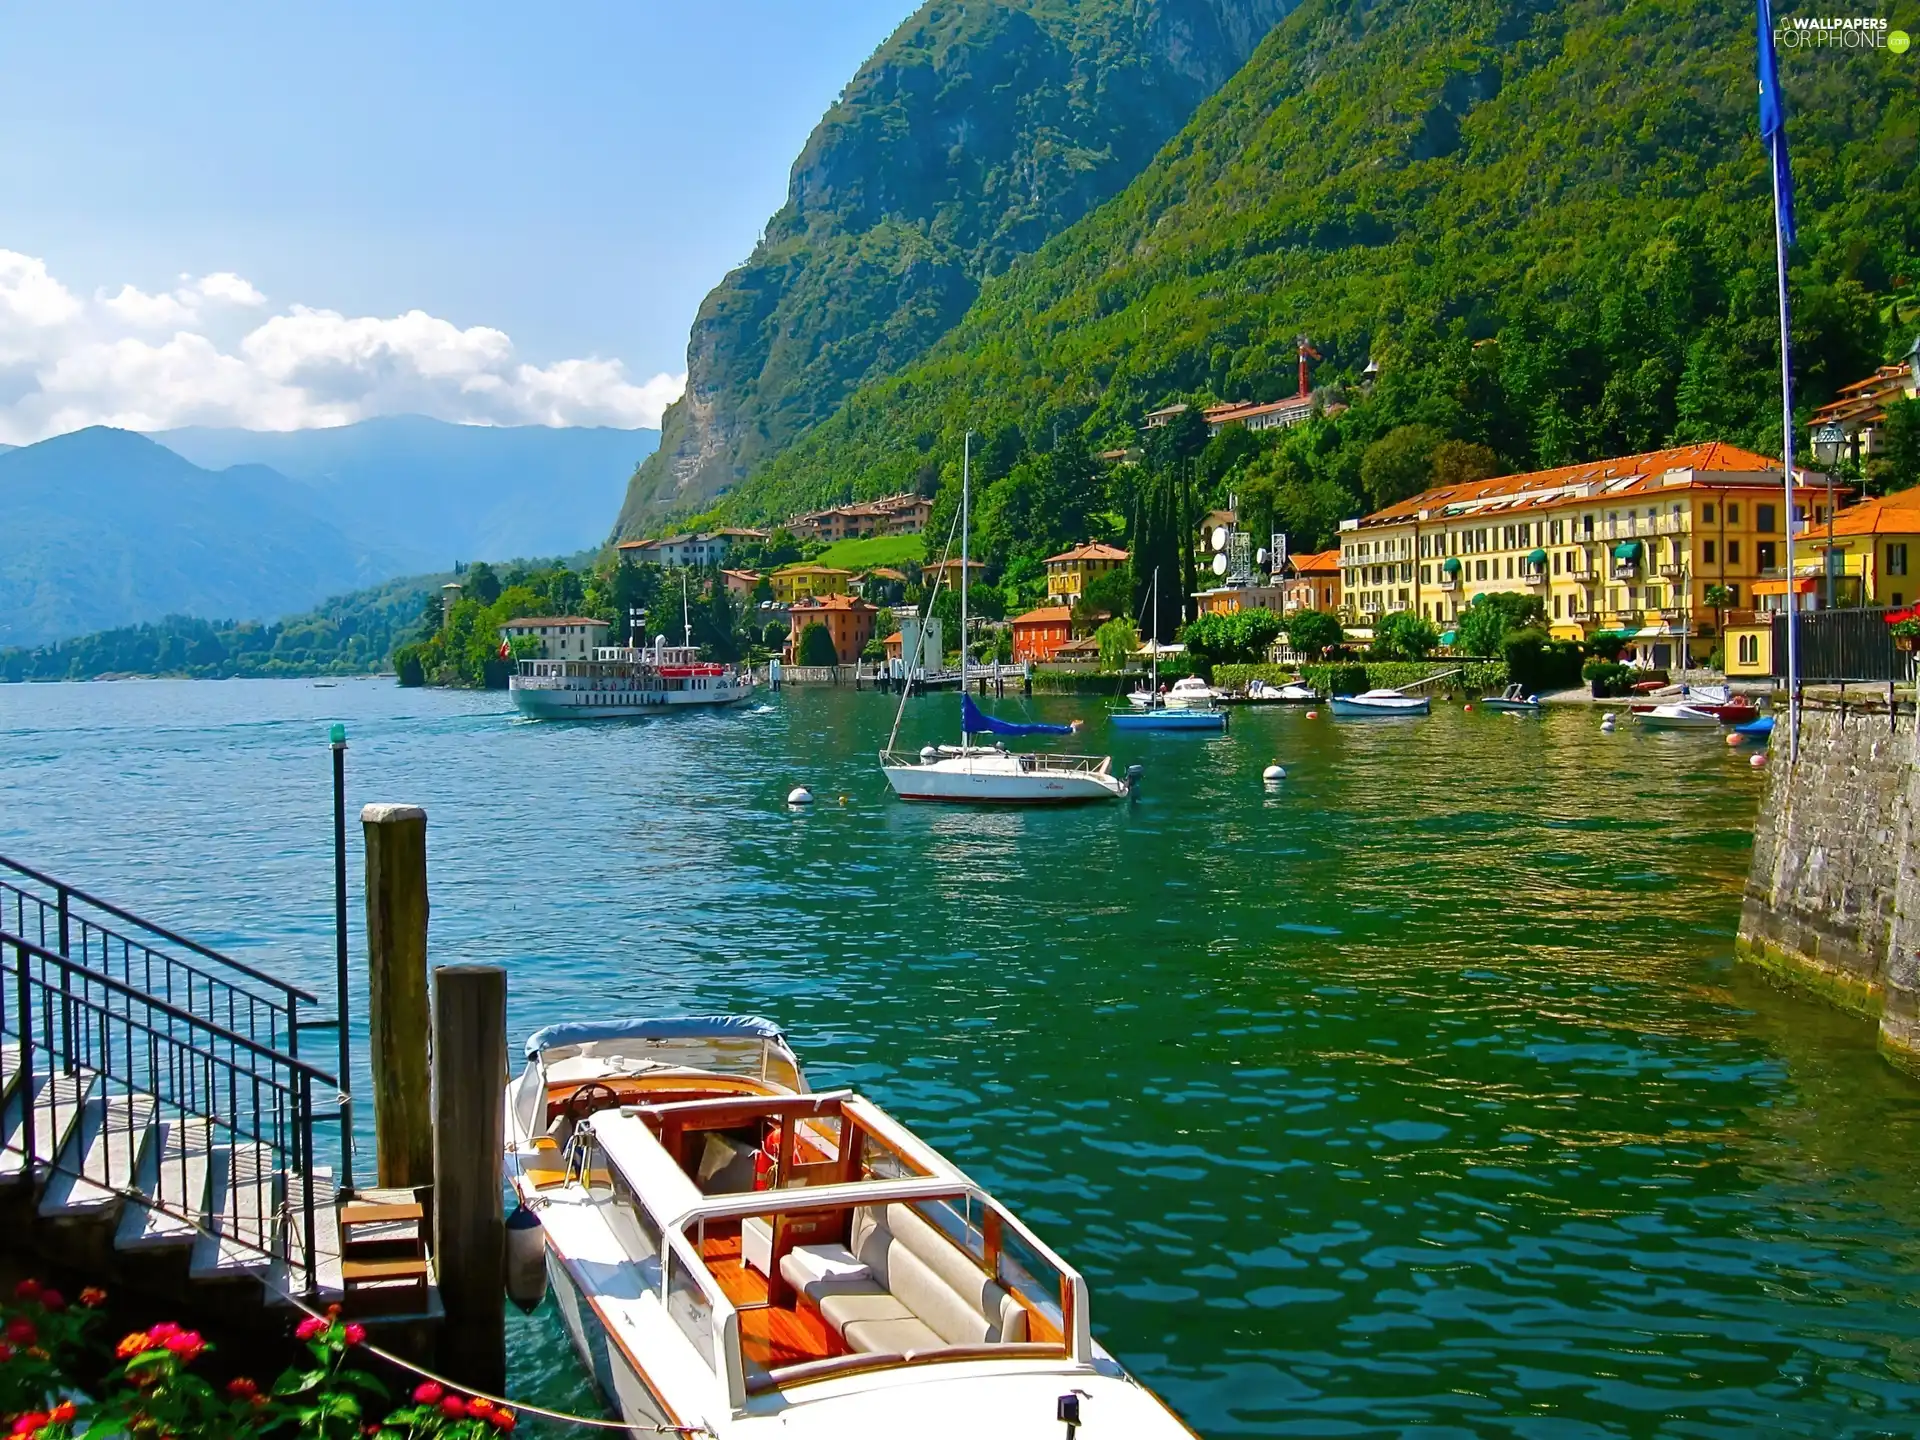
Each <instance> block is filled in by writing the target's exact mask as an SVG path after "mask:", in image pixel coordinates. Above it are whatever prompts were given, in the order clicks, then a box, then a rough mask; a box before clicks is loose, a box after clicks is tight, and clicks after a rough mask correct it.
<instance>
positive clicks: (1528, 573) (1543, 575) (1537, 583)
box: [1520, 565, 1547, 590]
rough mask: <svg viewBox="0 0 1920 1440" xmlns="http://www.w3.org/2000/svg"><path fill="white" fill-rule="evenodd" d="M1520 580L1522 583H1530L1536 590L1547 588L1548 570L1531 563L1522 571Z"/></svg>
mask: <svg viewBox="0 0 1920 1440" xmlns="http://www.w3.org/2000/svg"><path fill="white" fill-rule="evenodd" d="M1520 580H1521V583H1522V584H1525V585H1530V586H1532V587H1533V588H1534V589H1536V590H1544V589H1546V588H1547V572H1546V571H1545V570H1540V569H1536V568H1535V567H1533V566H1531V565H1530V566H1528V567H1527V568H1526V569H1525V570H1522V571H1521V572H1520Z"/></svg>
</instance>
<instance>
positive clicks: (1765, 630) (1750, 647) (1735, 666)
mask: <svg viewBox="0 0 1920 1440" xmlns="http://www.w3.org/2000/svg"><path fill="white" fill-rule="evenodd" d="M1725 644H1726V649H1727V653H1726V670H1727V678H1728V679H1729V680H1765V679H1766V678H1767V677H1768V676H1770V675H1772V674H1773V621H1772V620H1771V619H1765V620H1756V621H1754V622H1752V623H1751V624H1745V625H1729V626H1727V634H1726V641H1725Z"/></svg>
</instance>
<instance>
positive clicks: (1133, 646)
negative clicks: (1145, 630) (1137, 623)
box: [1093, 615, 1140, 670]
mask: <svg viewBox="0 0 1920 1440" xmlns="http://www.w3.org/2000/svg"><path fill="white" fill-rule="evenodd" d="M1093 638H1094V639H1095V640H1097V641H1098V642H1099V644H1100V668H1101V669H1102V670H1124V669H1126V668H1127V661H1128V660H1129V659H1131V658H1132V656H1133V652H1134V651H1136V650H1138V649H1139V648H1140V632H1139V631H1138V630H1136V629H1134V627H1133V621H1132V619H1131V618H1130V617H1128V616H1125V615H1117V616H1115V617H1114V618H1113V619H1111V620H1109V621H1107V623H1106V624H1104V625H1102V626H1101V627H1100V628H1099V629H1098V630H1096V631H1094V632H1093Z"/></svg>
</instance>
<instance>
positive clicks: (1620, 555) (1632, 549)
mask: <svg viewBox="0 0 1920 1440" xmlns="http://www.w3.org/2000/svg"><path fill="white" fill-rule="evenodd" d="M1613 558H1614V559H1616V560H1638V559H1639V558H1640V542H1639V541H1638V540H1622V541H1621V542H1620V543H1619V544H1618V545H1616V546H1614V547H1613Z"/></svg>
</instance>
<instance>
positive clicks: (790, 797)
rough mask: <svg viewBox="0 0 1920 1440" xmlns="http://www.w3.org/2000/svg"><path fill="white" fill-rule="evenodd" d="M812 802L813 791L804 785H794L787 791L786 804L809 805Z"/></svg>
mask: <svg viewBox="0 0 1920 1440" xmlns="http://www.w3.org/2000/svg"><path fill="white" fill-rule="evenodd" d="M812 803H813V792H812V791H811V790H809V789H807V787H806V786H804V785H796V786H794V787H793V789H791V790H789V791H788V792H787V804H789V805H811V804H812Z"/></svg>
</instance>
